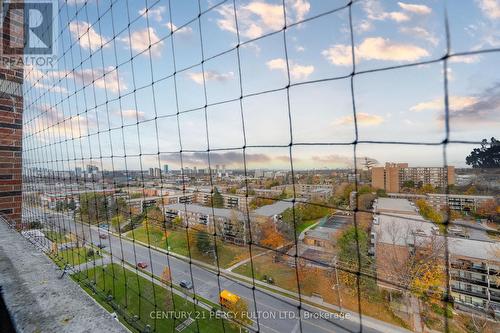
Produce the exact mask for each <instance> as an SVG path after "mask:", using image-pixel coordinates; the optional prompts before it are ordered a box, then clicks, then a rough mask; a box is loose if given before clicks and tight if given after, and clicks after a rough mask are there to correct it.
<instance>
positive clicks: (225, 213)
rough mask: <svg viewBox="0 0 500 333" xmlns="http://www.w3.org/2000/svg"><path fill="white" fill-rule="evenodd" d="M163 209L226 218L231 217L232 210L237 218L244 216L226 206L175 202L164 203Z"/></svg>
mask: <svg viewBox="0 0 500 333" xmlns="http://www.w3.org/2000/svg"><path fill="white" fill-rule="evenodd" d="M165 209H171V210H179V211H184V210H187V211H188V212H192V213H200V214H205V215H212V216H222V217H226V218H231V214H232V212H233V211H235V212H236V213H237V214H238V218H239V219H243V218H244V216H243V214H242V213H241V212H240V211H237V210H233V209H227V208H212V207H207V206H201V205H196V204H183V203H176V204H171V205H166V206H165Z"/></svg>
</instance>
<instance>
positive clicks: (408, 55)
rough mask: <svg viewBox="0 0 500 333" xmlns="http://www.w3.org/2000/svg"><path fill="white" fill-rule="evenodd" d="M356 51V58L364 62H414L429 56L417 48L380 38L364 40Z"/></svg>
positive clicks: (423, 50)
mask: <svg viewBox="0 0 500 333" xmlns="http://www.w3.org/2000/svg"><path fill="white" fill-rule="evenodd" d="M356 51H357V52H356V56H359V57H360V59H366V60H386V61H415V60H418V59H420V58H422V57H425V56H428V55H429V53H428V52H427V51H426V50H425V49H422V48H420V47H418V46H415V45H412V44H406V43H396V42H392V41H390V40H389V39H386V38H382V37H373V38H366V39H365V40H364V41H363V43H361V44H360V45H359V46H358V47H357V48H356Z"/></svg>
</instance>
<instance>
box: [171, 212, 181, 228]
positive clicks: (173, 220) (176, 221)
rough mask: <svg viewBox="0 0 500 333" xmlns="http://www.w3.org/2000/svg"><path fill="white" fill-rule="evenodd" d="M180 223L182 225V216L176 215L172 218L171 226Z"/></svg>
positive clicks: (178, 225) (176, 225)
mask: <svg viewBox="0 0 500 333" xmlns="http://www.w3.org/2000/svg"><path fill="white" fill-rule="evenodd" d="M181 225H182V217H180V216H178V215H177V216H176V217H175V218H173V219H172V226H173V227H180V226H181Z"/></svg>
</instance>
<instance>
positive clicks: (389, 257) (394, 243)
mask: <svg viewBox="0 0 500 333" xmlns="http://www.w3.org/2000/svg"><path fill="white" fill-rule="evenodd" d="M380 232H381V233H383V234H385V235H386V236H385V238H386V239H388V240H389V241H388V242H386V243H385V244H384V246H383V247H379V250H378V251H379V253H378V259H377V269H378V276H379V279H381V280H384V281H388V282H389V283H391V284H394V285H395V286H398V287H399V289H401V290H403V292H404V293H405V294H406V295H407V296H410V292H413V293H415V294H416V295H418V296H421V297H422V296H424V295H432V294H441V293H442V292H443V287H444V285H445V281H446V276H445V274H444V265H443V259H442V256H443V249H444V246H445V243H444V241H443V238H442V237H441V236H437V235H432V236H429V237H420V236H419V235H418V234H417V233H415V232H414V230H412V229H411V228H407V227H406V226H403V225H401V224H397V223H393V224H392V225H390V226H387V228H385V229H383V230H381V231H380ZM379 237H381V235H379ZM401 243H403V244H407V245H408V244H412V248H411V249H410V248H408V247H407V248H406V249H402V246H401ZM435 298H437V299H439V298H440V297H435Z"/></svg>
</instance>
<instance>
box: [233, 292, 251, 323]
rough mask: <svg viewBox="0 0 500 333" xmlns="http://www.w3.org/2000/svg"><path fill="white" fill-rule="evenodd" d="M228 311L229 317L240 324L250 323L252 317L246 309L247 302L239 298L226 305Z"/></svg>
mask: <svg viewBox="0 0 500 333" xmlns="http://www.w3.org/2000/svg"><path fill="white" fill-rule="evenodd" d="M227 310H228V312H230V313H231V318H232V319H234V320H235V321H236V322H237V323H238V324H240V325H251V324H252V319H251V316H250V313H249V311H248V304H247V302H246V301H245V300H244V299H242V298H239V299H238V301H237V302H234V303H232V304H231V305H230V306H228V307H227Z"/></svg>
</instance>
